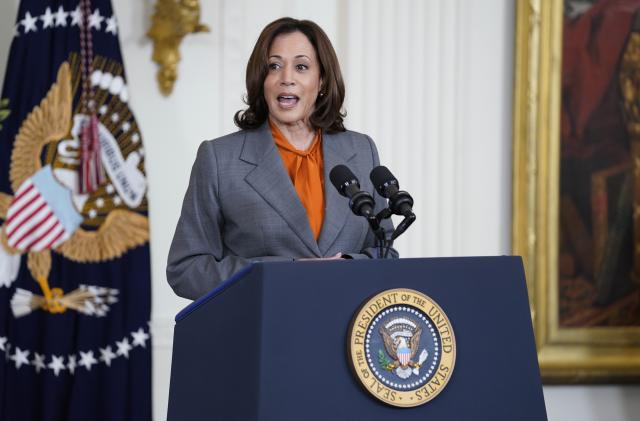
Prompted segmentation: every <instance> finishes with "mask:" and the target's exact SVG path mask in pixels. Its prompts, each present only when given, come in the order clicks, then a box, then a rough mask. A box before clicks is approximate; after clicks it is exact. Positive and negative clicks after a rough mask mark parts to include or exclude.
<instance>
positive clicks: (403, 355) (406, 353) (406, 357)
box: [398, 348, 411, 366]
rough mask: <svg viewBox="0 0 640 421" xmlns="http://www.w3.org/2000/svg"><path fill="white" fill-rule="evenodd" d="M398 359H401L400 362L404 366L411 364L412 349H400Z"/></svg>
mask: <svg viewBox="0 0 640 421" xmlns="http://www.w3.org/2000/svg"><path fill="white" fill-rule="evenodd" d="M398 360H400V364H402V365H403V366H405V365H407V364H409V361H410V360H411V350H410V349H409V348H400V349H398Z"/></svg>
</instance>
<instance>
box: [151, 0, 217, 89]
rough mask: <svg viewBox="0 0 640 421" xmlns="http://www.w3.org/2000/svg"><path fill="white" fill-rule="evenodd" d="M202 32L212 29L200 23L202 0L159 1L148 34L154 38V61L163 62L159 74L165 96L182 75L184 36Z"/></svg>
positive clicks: (159, 82) (159, 83)
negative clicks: (179, 71) (199, 0)
mask: <svg viewBox="0 0 640 421" xmlns="http://www.w3.org/2000/svg"><path fill="white" fill-rule="evenodd" d="M198 32H209V27H208V26H207V25H204V24H202V23H200V4H199V2H198V0H158V2H157V3H156V10H155V13H154V14H153V17H152V24H151V29H149V32H147V36H148V37H149V38H151V39H152V40H153V61H155V62H156V63H158V64H159V65H160V68H159V69H158V73H157V75H156V77H157V79H158V85H159V87H160V92H162V94H163V95H165V96H168V95H169V94H171V92H172V91H173V85H174V83H175V81H176V79H177V78H178V62H180V50H179V49H180V43H181V42H182V39H183V38H184V37H185V36H186V35H188V34H195V33H198Z"/></svg>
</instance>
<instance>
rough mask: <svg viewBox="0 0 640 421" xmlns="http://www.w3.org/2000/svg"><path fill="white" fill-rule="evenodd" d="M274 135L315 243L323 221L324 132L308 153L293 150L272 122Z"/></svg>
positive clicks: (315, 139) (319, 133)
mask: <svg viewBox="0 0 640 421" xmlns="http://www.w3.org/2000/svg"><path fill="white" fill-rule="evenodd" d="M269 126H270V127H271V134H272V135H273V139H274V140H275V142H276V146H277V147H278V152H279V153H280V157H281V158H282V162H283V164H284V168H285V169H286V170H287V173H289V177H291V181H292V182H293V185H294V187H295V189H296V192H297V193H298V197H299V198H300V201H301V202H302V204H303V205H304V207H305V209H306V210H307V217H308V218H309V225H310V226H311V232H313V236H314V237H315V239H316V241H317V240H318V237H319V236H320V229H321V228H322V222H323V220H324V178H323V167H324V165H323V160H322V132H321V130H320V129H318V131H317V132H316V136H315V137H314V138H313V141H312V142H311V146H309V148H308V149H307V150H306V151H299V150H297V149H296V148H294V147H293V145H292V144H291V143H289V141H288V140H287V138H286V137H284V135H283V134H282V132H281V131H280V130H279V129H278V127H277V126H276V125H275V124H273V123H272V122H271V120H269Z"/></svg>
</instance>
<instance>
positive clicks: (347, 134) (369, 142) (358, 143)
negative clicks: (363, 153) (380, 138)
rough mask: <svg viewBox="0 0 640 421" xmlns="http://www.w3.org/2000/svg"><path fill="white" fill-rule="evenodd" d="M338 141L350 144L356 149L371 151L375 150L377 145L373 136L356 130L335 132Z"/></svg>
mask: <svg viewBox="0 0 640 421" xmlns="http://www.w3.org/2000/svg"><path fill="white" fill-rule="evenodd" d="M331 134H332V135H333V136H335V138H336V140H338V141H341V142H350V143H351V144H352V145H353V147H354V148H356V149H362V148H365V149H369V148H375V143H374V142H373V139H371V136H369V135H368V134H365V133H360V132H357V131H355V130H345V131H344V132H333V133H331Z"/></svg>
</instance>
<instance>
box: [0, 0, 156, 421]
mask: <svg viewBox="0 0 640 421" xmlns="http://www.w3.org/2000/svg"><path fill="white" fill-rule="evenodd" d="M144 157H145V155H144V148H143V145H142V141H141V135H140V129H139V127H138V124H137V122H136V120H135V118H134V116H133V113H132V111H131V108H130V96H129V86H128V85H127V79H126V77H125V72H124V66H123V63H122V56H121V54H120V46H119V42H118V24H117V20H116V17H115V15H114V13H113V9H112V7H111V2H110V0H22V1H21V2H20V6H19V11H18V17H17V19H16V24H15V32H14V38H13V42H12V44H11V50H10V54H9V60H8V64H7V70H6V75H5V78H4V85H3V90H2V94H1V95H0V420H7V421H8V420H11V421H22V420H24V421H27V420H28V421H36V420H38V421H39V420H47V421H58V420H59V421H62V420H64V421H80V420H82V421H85V420H110V421H111V420H118V421H124V420H143V421H146V420H150V419H151V343H150V336H149V316H150V267H149V245H148V240H149V231H148V226H149V224H148V208H147V205H148V204H147V198H146V189H147V183H146V176H145V158H144Z"/></svg>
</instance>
